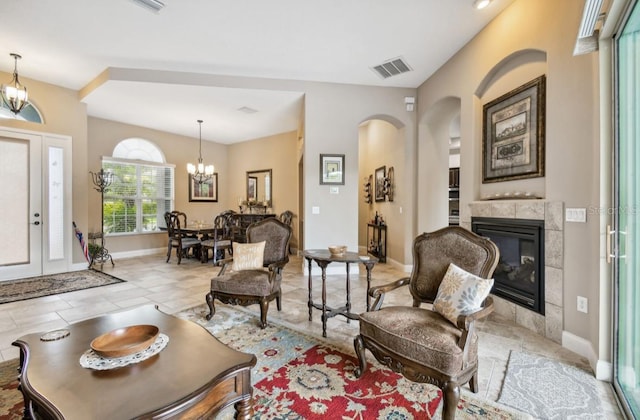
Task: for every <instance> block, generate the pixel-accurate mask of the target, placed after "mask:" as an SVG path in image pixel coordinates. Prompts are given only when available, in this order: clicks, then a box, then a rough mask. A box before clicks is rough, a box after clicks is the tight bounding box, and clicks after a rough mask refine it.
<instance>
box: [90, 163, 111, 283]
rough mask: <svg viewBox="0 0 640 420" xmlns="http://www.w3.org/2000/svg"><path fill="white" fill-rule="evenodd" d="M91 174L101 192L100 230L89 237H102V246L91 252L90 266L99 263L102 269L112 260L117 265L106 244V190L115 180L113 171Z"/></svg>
mask: <svg viewBox="0 0 640 420" xmlns="http://www.w3.org/2000/svg"><path fill="white" fill-rule="evenodd" d="M89 173H90V174H91V180H92V182H93V185H94V189H95V190H96V191H98V192H99V193H100V232H99V233H98V232H96V233H93V234H89V239H92V240H93V241H95V240H96V239H100V246H99V248H98V247H95V248H94V251H93V252H91V253H90V261H89V268H91V267H92V266H93V264H96V263H99V264H100V269H101V270H102V266H103V265H104V263H105V262H107V261H111V265H112V266H115V263H114V262H113V257H112V256H111V254H109V250H108V249H107V248H105V246H104V192H105V191H106V190H107V188H109V186H110V185H111V182H113V173H112V172H109V171H105V170H104V169H100V170H99V171H98V172H91V171H90V172H89Z"/></svg>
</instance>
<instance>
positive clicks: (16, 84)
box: [1, 53, 28, 115]
mask: <svg viewBox="0 0 640 420" xmlns="http://www.w3.org/2000/svg"><path fill="white" fill-rule="evenodd" d="M10 55H11V57H13V59H14V60H15V67H14V69H13V79H11V82H9V84H7V85H2V92H1V95H2V101H3V102H4V103H5V104H6V105H7V106H8V107H9V109H10V110H11V112H13V113H14V114H16V115H18V113H19V112H20V111H22V108H24V106H25V105H26V104H27V98H28V95H27V88H26V87H25V86H24V85H22V84H20V80H19V79H18V59H19V58H22V57H21V56H20V54H16V53H11V54H10Z"/></svg>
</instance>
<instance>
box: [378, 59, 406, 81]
mask: <svg viewBox="0 0 640 420" xmlns="http://www.w3.org/2000/svg"><path fill="white" fill-rule="evenodd" d="M371 70H373V71H375V72H376V73H377V74H378V76H380V77H382V78H383V79H388V78H389V77H391V76H395V75H397V74H402V73H406V72H408V71H411V70H413V69H412V68H411V67H409V65H408V64H407V62H406V61H404V59H403V58H402V57H398V58H394V59H391V60H388V61H385V62H384V63H382V64H378V65H377V66H374V67H371Z"/></svg>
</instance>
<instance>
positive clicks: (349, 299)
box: [346, 262, 351, 324]
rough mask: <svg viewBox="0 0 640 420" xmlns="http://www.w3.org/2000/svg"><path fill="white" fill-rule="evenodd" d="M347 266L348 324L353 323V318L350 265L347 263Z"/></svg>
mask: <svg viewBox="0 0 640 420" xmlns="http://www.w3.org/2000/svg"><path fill="white" fill-rule="evenodd" d="M346 265H347V306H346V308H347V324H350V323H351V318H350V317H349V315H351V280H350V279H349V271H350V270H349V263H348V262H347V263H346Z"/></svg>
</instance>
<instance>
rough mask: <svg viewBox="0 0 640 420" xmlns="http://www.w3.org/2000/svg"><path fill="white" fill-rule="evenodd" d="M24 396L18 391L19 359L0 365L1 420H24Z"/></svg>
mask: <svg viewBox="0 0 640 420" xmlns="http://www.w3.org/2000/svg"><path fill="white" fill-rule="evenodd" d="M22 407H24V404H23V402H22V394H21V393H20V391H18V359H13V360H9V361H7V362H2V363H0V419H1V420H19V419H22Z"/></svg>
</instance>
